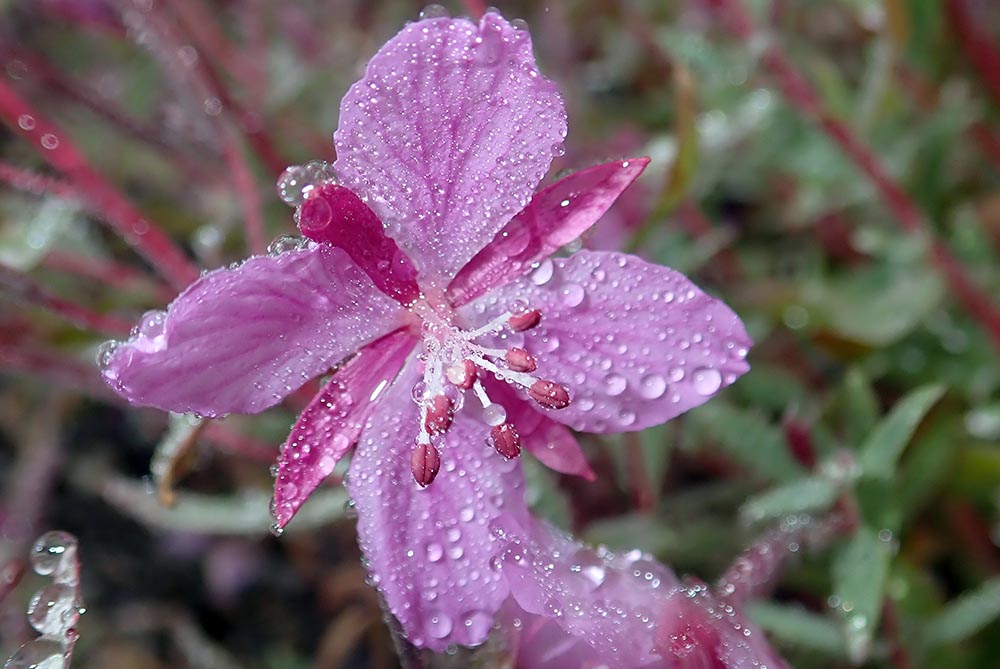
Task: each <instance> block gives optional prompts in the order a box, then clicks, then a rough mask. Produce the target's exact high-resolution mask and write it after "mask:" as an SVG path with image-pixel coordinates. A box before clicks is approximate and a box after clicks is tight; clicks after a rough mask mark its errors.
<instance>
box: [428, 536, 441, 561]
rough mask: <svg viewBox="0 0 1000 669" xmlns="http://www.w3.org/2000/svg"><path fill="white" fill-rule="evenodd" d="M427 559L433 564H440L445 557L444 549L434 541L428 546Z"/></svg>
mask: <svg viewBox="0 0 1000 669" xmlns="http://www.w3.org/2000/svg"><path fill="white" fill-rule="evenodd" d="M426 550H427V559H428V560H429V561H431V562H439V561H440V560H441V558H443V557H444V548H442V547H441V544H439V543H437V542H436V541H432V542H430V543H429V544H427V546H426Z"/></svg>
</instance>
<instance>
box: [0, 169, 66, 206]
mask: <svg viewBox="0 0 1000 669" xmlns="http://www.w3.org/2000/svg"><path fill="white" fill-rule="evenodd" d="M0 182H3V183H5V184H7V185H8V186H11V187H13V188H16V189H17V190H20V191H24V192H25V193H31V194H33V195H58V196H59V197H63V198H73V199H77V200H79V199H80V198H79V196H78V194H77V192H76V191H75V190H74V189H73V186H71V185H70V184H68V183H66V182H65V181H63V180H62V179H57V178H55V177H50V176H47V175H45V174H39V173H38V172H32V171H31V170H26V169H23V168H20V167H16V166H14V165H8V164H7V163H2V162H0Z"/></svg>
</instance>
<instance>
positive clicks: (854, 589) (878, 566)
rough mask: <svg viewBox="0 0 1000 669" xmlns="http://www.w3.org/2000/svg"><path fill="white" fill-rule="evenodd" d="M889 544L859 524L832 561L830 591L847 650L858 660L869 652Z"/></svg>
mask: <svg viewBox="0 0 1000 669" xmlns="http://www.w3.org/2000/svg"><path fill="white" fill-rule="evenodd" d="M890 555H891V550H890V543H889V542H888V541H883V540H882V539H881V538H880V537H879V534H878V532H876V531H875V530H874V529H872V528H870V527H868V526H864V525H863V526H861V527H859V528H858V530H857V532H855V534H854V536H853V537H851V538H850V539H849V540H848V542H847V543H846V544H845V545H844V546H843V547H842V548H841V549H840V550H839V551H838V552H837V554H836V555H835V557H834V561H833V594H834V596H835V597H836V598H837V600H838V601H839V606H838V612H839V614H840V616H841V618H842V620H843V622H844V634H845V636H846V639H847V653H848V656H849V657H850V658H851V660H852V661H853V662H857V663H860V662H862V661H863V660H864V659H865V658H867V657H868V654H869V652H870V651H871V644H872V637H873V635H874V633H875V630H876V629H877V628H878V621H879V617H880V615H881V612H882V598H883V596H884V593H885V584H886V577H887V575H888V572H889V558H890Z"/></svg>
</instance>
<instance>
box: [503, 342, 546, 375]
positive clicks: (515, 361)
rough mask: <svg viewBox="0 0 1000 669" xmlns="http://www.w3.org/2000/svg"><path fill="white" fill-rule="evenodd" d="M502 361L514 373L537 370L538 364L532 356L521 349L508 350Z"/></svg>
mask: <svg viewBox="0 0 1000 669" xmlns="http://www.w3.org/2000/svg"><path fill="white" fill-rule="evenodd" d="M504 360H506V361H507V365H508V366H509V367H510V368H511V369H513V370H514V371H515V372H533V371H535V370H536V369H538V363H536V362H535V358H534V356H533V355H531V354H530V353H528V352H527V351H525V350H524V349H523V348H517V347H514V348H512V349H509V350H508V351H507V353H506V355H504Z"/></svg>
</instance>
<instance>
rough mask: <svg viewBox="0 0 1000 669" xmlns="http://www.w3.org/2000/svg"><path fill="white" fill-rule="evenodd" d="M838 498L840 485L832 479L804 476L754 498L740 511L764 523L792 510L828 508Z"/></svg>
mask: <svg viewBox="0 0 1000 669" xmlns="http://www.w3.org/2000/svg"><path fill="white" fill-rule="evenodd" d="M836 497H837V486H836V485H834V483H833V482H832V481H830V480H828V479H823V478H814V477H809V478H804V479H801V480H799V481H794V482H792V483H787V484H785V485H781V486H777V487H775V488H771V489H770V490H768V491H767V492H765V493H761V494H760V495H755V496H754V497H751V498H750V499H749V500H748V501H747V503H746V504H744V505H743V508H742V509H741V510H740V511H741V513H742V514H743V516H744V517H746V519H747V520H749V521H752V522H760V521H762V520H768V519H772V518H780V517H781V516H785V515H787V514H791V513H810V512H816V511H825V510H826V509H828V508H829V507H830V505H831V504H833V501H834V500H835V499H836Z"/></svg>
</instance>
